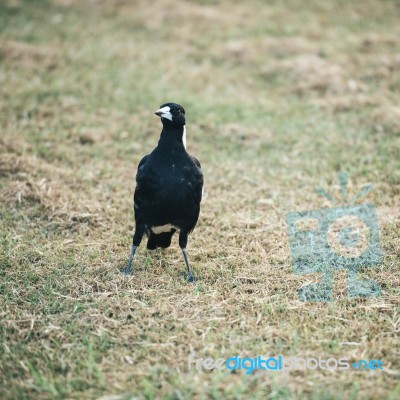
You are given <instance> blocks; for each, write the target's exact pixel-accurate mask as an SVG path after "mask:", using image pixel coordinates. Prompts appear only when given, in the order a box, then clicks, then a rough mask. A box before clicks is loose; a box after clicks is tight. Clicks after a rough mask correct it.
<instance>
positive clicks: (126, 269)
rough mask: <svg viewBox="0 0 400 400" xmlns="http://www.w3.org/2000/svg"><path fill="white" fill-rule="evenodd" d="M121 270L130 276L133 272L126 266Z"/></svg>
mask: <svg viewBox="0 0 400 400" xmlns="http://www.w3.org/2000/svg"><path fill="white" fill-rule="evenodd" d="M121 272H122V274H123V275H125V276H129V275H130V274H131V269H130V267H126V268H124V269H123V270H122V271H121Z"/></svg>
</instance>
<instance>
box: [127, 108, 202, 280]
mask: <svg viewBox="0 0 400 400" xmlns="http://www.w3.org/2000/svg"><path fill="white" fill-rule="evenodd" d="M155 114H156V115H158V116H159V117H161V122H162V124H163V129H162V131H161V136H160V140H159V142H158V145H157V147H156V148H155V149H154V150H153V151H152V152H151V153H150V154H148V155H147V156H145V157H144V158H143V159H142V160H141V161H140V163H139V166H138V170H137V174H136V189H135V194H134V211H135V233H134V235H133V242H132V250H131V254H130V257H129V262H128V266H127V267H126V268H125V270H124V273H125V274H129V273H130V271H131V266H132V261H133V257H134V256H135V251H136V248H137V247H138V246H139V245H140V242H141V240H142V237H143V235H144V234H146V235H147V237H148V241H147V248H148V249H150V250H154V249H156V248H157V247H162V248H166V247H169V245H170V244H171V238H172V236H173V234H174V233H175V232H177V231H179V246H180V248H181V249H182V253H183V257H184V260H185V264H186V268H187V272H188V280H189V282H192V281H193V280H194V277H193V273H192V269H191V267H190V264H189V260H188V257H187V254H186V244H187V241H188V235H189V233H190V232H192V231H193V229H194V227H195V226H196V223H197V220H198V218H199V213H200V202H201V197H202V190H203V173H202V171H201V166H200V163H199V161H198V160H197V159H196V158H194V157H192V156H190V155H189V154H188V153H187V152H186V127H185V123H186V120H185V110H184V109H183V107H182V106H180V105H179V104H175V103H166V104H163V105H162V106H161V107H160V109H159V110H157V111H156V112H155Z"/></svg>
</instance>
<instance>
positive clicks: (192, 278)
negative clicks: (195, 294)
mask: <svg viewBox="0 0 400 400" xmlns="http://www.w3.org/2000/svg"><path fill="white" fill-rule="evenodd" d="M187 280H188V282H194V281H195V280H196V278H195V277H194V276H193V275H192V274H190V275H188V277H187Z"/></svg>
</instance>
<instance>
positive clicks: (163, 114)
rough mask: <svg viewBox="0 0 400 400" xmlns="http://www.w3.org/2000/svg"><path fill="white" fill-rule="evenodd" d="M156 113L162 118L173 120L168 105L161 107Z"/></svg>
mask: <svg viewBox="0 0 400 400" xmlns="http://www.w3.org/2000/svg"><path fill="white" fill-rule="evenodd" d="M154 114H156V115H158V116H159V117H161V118H166V119H169V120H170V121H172V114H171V111H170V108H169V107H168V106H165V107H163V108H160V109H159V110H157V111H156V112H155V113H154Z"/></svg>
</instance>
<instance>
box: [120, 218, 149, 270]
mask: <svg viewBox="0 0 400 400" xmlns="http://www.w3.org/2000/svg"><path fill="white" fill-rule="evenodd" d="M143 234H144V227H143V226H142V225H136V229H135V234H134V235H133V241H132V248H131V254H130V256H129V261H128V265H127V267H126V268H125V269H124V270H123V271H122V272H123V274H124V275H129V274H130V273H131V267H132V262H133V257H135V252H136V249H137V247H138V246H139V245H140V242H141V241H142V237H143Z"/></svg>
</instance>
